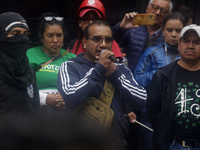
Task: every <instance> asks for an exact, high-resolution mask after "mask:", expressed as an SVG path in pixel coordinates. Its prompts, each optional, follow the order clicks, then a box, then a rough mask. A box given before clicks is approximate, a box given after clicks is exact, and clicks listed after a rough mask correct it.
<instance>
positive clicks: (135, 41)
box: [113, 0, 173, 72]
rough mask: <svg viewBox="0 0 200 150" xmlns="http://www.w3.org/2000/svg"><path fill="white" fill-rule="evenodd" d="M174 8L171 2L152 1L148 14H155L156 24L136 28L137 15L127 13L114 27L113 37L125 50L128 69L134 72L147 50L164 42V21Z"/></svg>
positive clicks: (164, 0)
mask: <svg viewBox="0 0 200 150" xmlns="http://www.w3.org/2000/svg"><path fill="white" fill-rule="evenodd" d="M172 7H173V4H172V1H171V0H150V1H149V4H148V6H147V8H146V14H149V13H152V14H154V16H155V24H153V25H143V26H138V25H135V26H134V25H133V24H132V20H133V18H134V17H135V16H136V15H137V13H136V12H130V13H126V14H125V16H124V18H123V19H122V21H121V22H120V23H118V24H116V25H115V26H114V27H113V36H114V38H115V40H116V41H117V43H118V44H119V46H120V47H124V48H125V53H126V57H127V59H128V67H129V69H130V70H131V71H132V72H134V70H135V67H136V65H137V62H138V60H139V58H140V57H141V55H142V54H143V52H144V51H145V49H146V48H148V47H152V46H157V45H160V44H162V42H163V41H164V38H163V35H162V30H161V28H162V25H163V19H164V17H165V15H167V14H168V13H169V12H171V10H172Z"/></svg>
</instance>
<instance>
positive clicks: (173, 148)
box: [169, 140, 200, 150]
mask: <svg viewBox="0 0 200 150" xmlns="http://www.w3.org/2000/svg"><path fill="white" fill-rule="evenodd" d="M169 150H200V142H199V146H198V147H183V146H182V145H181V144H179V143H176V141H175V140H174V141H173V142H172V144H171V145H170V147H169Z"/></svg>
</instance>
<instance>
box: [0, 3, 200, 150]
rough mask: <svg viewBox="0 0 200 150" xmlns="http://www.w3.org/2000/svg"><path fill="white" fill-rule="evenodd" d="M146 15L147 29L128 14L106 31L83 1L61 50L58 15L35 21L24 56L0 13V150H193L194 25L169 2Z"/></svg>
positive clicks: (18, 27) (197, 34) (14, 22)
mask: <svg viewBox="0 0 200 150" xmlns="http://www.w3.org/2000/svg"><path fill="white" fill-rule="evenodd" d="M149 13H152V14H153V15H154V17H155V23H154V24H153V25H133V24H132V19H133V18H134V17H135V16H137V14H138V13H136V12H129V13H126V14H125V15H124V18H123V19H122V21H121V22H119V23H117V24H116V25H115V26H113V27H111V26H110V25H109V24H108V23H107V22H105V21H106V20H105V15H106V14H105V7H104V5H103V3H102V2H101V1H100V0H93V1H90V0H83V2H82V3H81V4H80V7H79V9H78V10H77V17H78V25H79V35H77V36H78V38H77V39H74V40H72V41H70V42H69V46H68V49H67V50H65V49H63V48H62V46H63V41H64V38H65V36H66V33H65V28H66V26H65V22H64V17H63V16H59V15H57V14H55V13H53V12H46V13H43V14H42V15H41V17H40V25H39V27H38V29H39V33H38V35H39V37H40V40H41V46H37V47H32V48H30V49H29V43H30V41H29V37H30V36H31V34H30V33H31V31H30V29H29V27H28V24H27V22H26V20H25V19H24V18H23V17H22V16H21V15H20V14H18V13H16V12H5V13H2V14H0V22H1V24H0V120H1V122H0V139H1V140H0V149H5V150H10V149H12V150H18V149H25V148H26V149H52V150H60V149H71V150H75V149H79V150H86V149H87V150H88V149H89V150H90V149H97V150H106V149H117V150H118V149H119V150H132V149H137V150H144V149H145V150H189V149H190V150H200V99H199V97H200V96H199V91H200V90H199V89H198V87H199V85H200V81H199V80H198V76H199V74H200V26H198V25H196V24H192V23H193V22H194V20H193V13H192V11H191V10H190V9H189V8H187V7H185V6H179V7H176V8H174V9H173V3H172V1H171V0H150V1H149V3H148V5H147V7H146V14H149ZM114 39H115V40H116V41H115V40H114ZM121 49H124V51H123V52H124V53H125V54H126V58H127V60H128V65H127V64H124V63H123V55H122V52H121ZM195 76H196V77H195ZM77 114H78V115H77ZM77 116H78V117H77ZM132 124H139V125H140V126H137V127H136V128H135V126H132ZM133 127H134V129H133ZM134 130H138V131H137V132H134ZM131 132H134V133H136V134H130V133H131ZM131 136H132V137H131ZM132 139H135V140H132Z"/></svg>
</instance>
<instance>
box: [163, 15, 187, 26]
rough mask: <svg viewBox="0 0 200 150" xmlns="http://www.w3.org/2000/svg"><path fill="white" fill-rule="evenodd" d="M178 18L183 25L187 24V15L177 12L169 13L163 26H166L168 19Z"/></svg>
mask: <svg viewBox="0 0 200 150" xmlns="http://www.w3.org/2000/svg"><path fill="white" fill-rule="evenodd" d="M177 19H178V20H180V21H181V22H182V23H183V26H185V17H184V16H183V15H182V14H181V13H179V12H175V13H169V14H167V15H166V16H165V18H164V21H163V28H164V27H165V25H166V23H167V21H169V20H177Z"/></svg>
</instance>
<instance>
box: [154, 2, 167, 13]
mask: <svg viewBox="0 0 200 150" xmlns="http://www.w3.org/2000/svg"><path fill="white" fill-rule="evenodd" d="M151 6H152V9H153V12H156V11H157V10H159V9H160V14H161V15H166V14H167V13H168V11H167V10H166V9H164V8H160V7H159V6H158V5H154V4H151Z"/></svg>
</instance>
